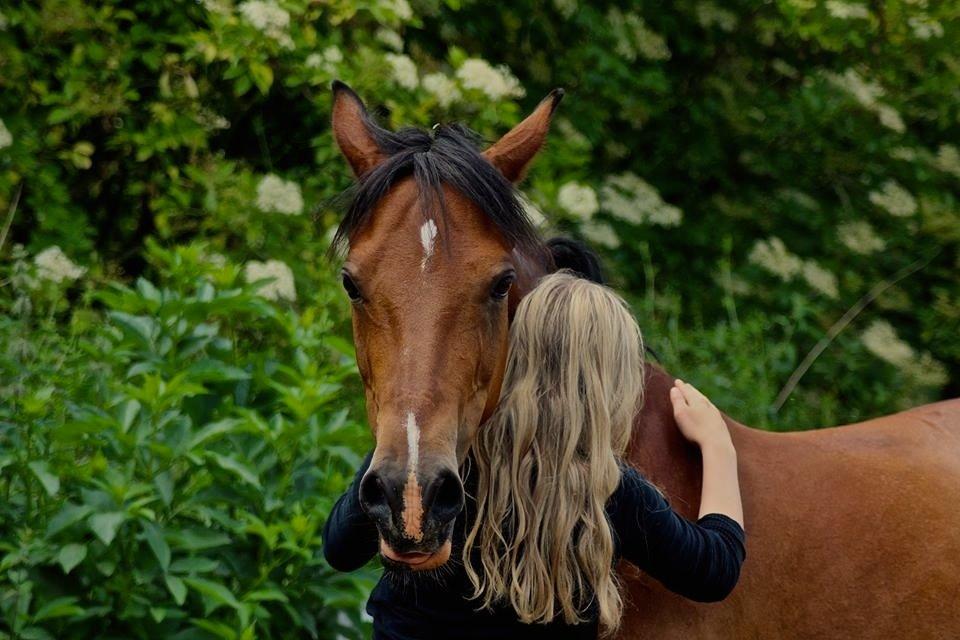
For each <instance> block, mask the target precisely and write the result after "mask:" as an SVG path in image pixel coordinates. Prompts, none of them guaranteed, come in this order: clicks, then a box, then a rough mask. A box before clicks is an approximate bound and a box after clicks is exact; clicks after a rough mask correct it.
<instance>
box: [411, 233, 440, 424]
mask: <svg viewBox="0 0 960 640" xmlns="http://www.w3.org/2000/svg"><path fill="white" fill-rule="evenodd" d="M436 239H437V225H436V223H435V222H434V221H433V220H427V221H426V222H424V223H423V224H422V225H421V226H420V244H422V245H423V260H421V261H420V270H421V271H423V270H424V269H426V268H427V260H429V259H430V256H432V255H433V244H434V242H435V241H436ZM411 415H413V414H411Z"/></svg>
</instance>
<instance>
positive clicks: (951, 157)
mask: <svg viewBox="0 0 960 640" xmlns="http://www.w3.org/2000/svg"><path fill="white" fill-rule="evenodd" d="M934 164H936V165H937V168H938V169H940V171H943V172H944V173H949V174H950V175H953V176H955V177H957V178H960V151H958V150H957V148H956V147H955V146H953V145H952V144H942V145H940V148H938V149H937V157H936V158H935V159H934Z"/></svg>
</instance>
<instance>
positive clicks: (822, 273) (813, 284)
mask: <svg viewBox="0 0 960 640" xmlns="http://www.w3.org/2000/svg"><path fill="white" fill-rule="evenodd" d="M801 274H802V275H803V279H804V280H805V281H806V282H807V285H809V287H810V288H811V289H813V290H814V291H818V292H820V293H822V294H823V295H825V296H827V297H828V298H836V297H837V296H838V295H840V288H839V286H838V285H837V276H836V275H835V274H834V273H833V272H831V271H829V270H827V269H825V268H823V267H822V266H821V265H819V264H818V263H816V262H814V261H813V260H806V261H805V262H804V263H803V269H802V270H801Z"/></svg>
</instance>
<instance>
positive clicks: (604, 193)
mask: <svg viewBox="0 0 960 640" xmlns="http://www.w3.org/2000/svg"><path fill="white" fill-rule="evenodd" d="M600 199H601V202H602V203H603V210H604V211H606V212H608V213H610V214H611V215H613V216H615V217H617V218H620V219H621V220H625V221H627V222H632V223H633V224H652V225H657V226H661V227H676V226H678V225H679V224H680V222H681V221H682V220H683V211H681V210H680V209H679V208H678V207H675V206H673V205H672V204H668V203H666V202H664V201H663V198H661V197H660V194H659V193H658V192H657V190H656V189H655V188H654V187H653V186H652V185H651V184H650V183H648V182H647V181H645V180H644V179H643V178H641V177H640V176H637V175H635V174H633V173H622V174H620V175H616V176H611V177H609V178H607V179H606V181H605V182H604V184H603V187H602V188H601V189H600Z"/></svg>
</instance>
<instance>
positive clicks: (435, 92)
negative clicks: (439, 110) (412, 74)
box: [422, 73, 460, 108]
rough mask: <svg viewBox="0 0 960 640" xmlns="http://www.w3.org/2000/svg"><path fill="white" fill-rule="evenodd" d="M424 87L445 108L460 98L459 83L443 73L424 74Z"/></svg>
mask: <svg viewBox="0 0 960 640" xmlns="http://www.w3.org/2000/svg"><path fill="white" fill-rule="evenodd" d="M422 84H423V88H424V89H426V90H427V93H429V94H430V95H432V96H433V97H434V98H436V99H437V102H439V103H440V106H441V107H443V108H447V107H449V106H450V105H451V104H453V103H454V102H456V101H457V100H459V99H460V89H458V88H457V83H455V82H454V81H453V80H451V79H450V78H448V77H447V76H445V75H443V74H442V73H428V74H427V75H425V76H423V82H422Z"/></svg>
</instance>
